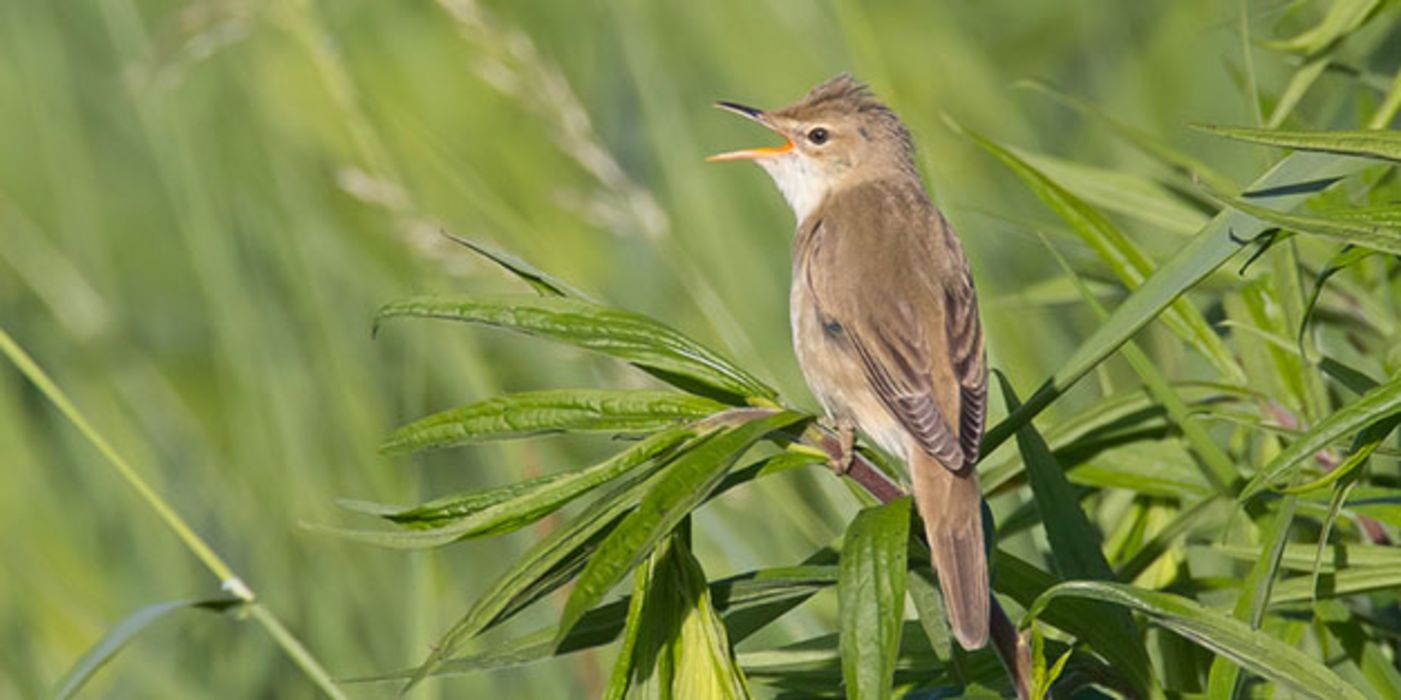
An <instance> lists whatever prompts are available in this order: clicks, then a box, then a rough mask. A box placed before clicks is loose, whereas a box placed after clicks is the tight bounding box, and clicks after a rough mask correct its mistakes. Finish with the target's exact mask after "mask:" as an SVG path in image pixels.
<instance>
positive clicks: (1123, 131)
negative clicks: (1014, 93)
mask: <svg viewBox="0 0 1401 700" xmlns="http://www.w3.org/2000/svg"><path fill="white" fill-rule="evenodd" d="M1017 87H1020V88H1024V89H1027V90H1031V91H1033V92H1037V93H1040V94H1042V95H1045V96H1046V97H1049V98H1051V99H1052V100H1055V101H1056V102H1058V103H1060V104H1062V105H1065V106H1066V107H1069V108H1070V109H1073V110H1075V111H1076V112H1079V113H1080V114H1081V115H1083V116H1084V117H1086V118H1087V119H1090V120H1092V121H1094V122H1095V123H1096V124H1099V125H1101V126H1103V127H1105V129H1106V130H1107V131H1109V132H1110V133H1112V134H1114V135H1116V136H1118V137H1119V138H1121V139H1123V140H1124V141H1126V142H1128V143H1129V144H1131V145H1133V146H1134V147H1135V148H1137V149H1138V150H1140V151H1142V152H1143V153H1144V154H1146V155H1148V156H1149V157H1151V158H1152V159H1153V160H1156V161H1158V162H1159V163H1162V164H1163V165H1165V166H1167V167H1168V168H1170V169H1172V170H1174V171H1176V172H1178V173H1181V174H1183V175H1185V176H1188V177H1190V178H1192V179H1194V180H1200V181H1201V182H1204V183H1206V184H1207V186H1209V187H1214V188H1216V189H1219V190H1222V191H1230V190H1233V189H1235V182H1233V181H1232V180H1231V178H1229V177H1226V176H1225V175H1223V174H1221V173H1220V172H1218V171H1217V170H1216V169H1215V168H1212V167H1211V166H1210V165H1207V163H1206V161H1203V160H1201V159H1200V158H1196V157H1194V156H1192V155H1189V154H1187V153H1185V152H1183V151H1180V150H1178V149H1176V148H1173V147H1172V146H1169V145H1168V144H1166V143H1165V142H1163V140H1162V139H1159V138H1158V137H1156V136H1153V135H1152V134H1149V133H1148V132H1145V131H1143V130H1141V129H1138V128H1136V127H1133V126H1129V125H1128V124H1125V123H1123V122H1121V121H1119V120H1117V119H1115V118H1114V117H1111V116H1109V115H1108V114H1106V113H1105V112H1104V111H1103V110H1101V109H1100V108H1099V107H1096V106H1095V105H1093V104H1090V103H1089V102H1086V101H1084V100H1082V99H1080V98H1078V97H1074V96H1072V95H1068V94H1066V93H1064V92H1061V91H1060V90H1057V89H1055V88H1053V87H1051V86H1050V85H1047V84H1046V83H1043V82H1040V81H1036V80H1024V81H1021V82H1019V83H1017Z"/></svg>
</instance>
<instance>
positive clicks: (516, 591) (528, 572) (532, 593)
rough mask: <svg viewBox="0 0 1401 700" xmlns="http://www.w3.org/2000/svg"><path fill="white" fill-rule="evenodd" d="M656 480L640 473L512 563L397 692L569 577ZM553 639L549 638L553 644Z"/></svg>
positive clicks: (426, 675) (595, 502)
mask: <svg viewBox="0 0 1401 700" xmlns="http://www.w3.org/2000/svg"><path fill="white" fill-rule="evenodd" d="M656 477H657V475H656V474H644V475H640V476H634V477H632V478H628V479H627V480H626V481H625V482H624V483H622V484H619V485H618V486H617V487H615V488H614V489H612V490H611V491H610V492H609V493H607V494H605V495H604V496H603V497H601V498H599V499H598V500H597V501H594V502H593V503H591V504H590V505H589V507H588V508H586V509H585V510H584V512H583V513H580V514H579V515H578V516H577V517H576V518H574V519H573V520H571V521H569V522H568V523H566V524H565V525H564V526H563V527H561V528H559V529H557V530H554V531H553V532H551V533H550V534H549V535H548V536H546V537H545V539H543V540H540V541H539V542H536V543H535V545H534V546H533V547H531V548H530V549H529V550H527V551H526V552H525V553H524V554H523V555H521V557H520V558H518V559H516V560H515V562H513V563H512V564H511V566H510V567H509V568H507V569H506V571H505V572H503V573H502V574H501V575H500V576H498V577H497V578H496V580H495V581H493V582H492V584H491V585H490V586H489V587H488V588H487V590H486V592H485V593H483V594H482V596H481V597H480V598H478V599H477V601H476V602H475V603H473V604H472V607H471V609H469V610H468V611H467V613H466V614H465V615H463V616H462V618H461V619H459V620H458V621H457V622H455V623H454V624H453V625H452V627H450V628H449V629H448V631H447V632H446V633H444V634H443V636H442V637H441V638H440V639H439V640H438V642H437V643H436V644H435V645H434V648H433V652H432V653H431V654H429V656H428V658H427V659H426V660H424V662H423V664H422V665H420V666H419V667H418V668H416V669H414V670H413V672H412V673H411V674H410V676H409V681H408V683H407V685H405V687H404V689H403V691H401V694H402V693H403V692H408V690H409V689H410V688H412V687H413V686H415V685H417V684H418V683H419V682H420V681H422V680H423V679H424V678H427V677H428V676H429V675H431V674H433V673H434V672H435V671H436V670H437V669H438V667H439V666H440V665H441V664H442V663H443V662H444V661H445V660H447V659H449V658H452V656H453V655H455V654H456V653H457V652H458V651H459V650H460V649H461V648H462V645H463V644H465V643H466V642H467V640H469V639H471V638H472V637H475V636H477V635H478V634H480V633H481V632H483V631H485V630H487V629H489V628H491V627H492V626H493V625H496V624H498V623H500V622H502V621H504V620H506V619H508V618H510V617H511V616H512V615H514V614H515V613H517V612H519V611H521V610H522V609H524V608H525V607H526V606H527V605H529V604H530V603H532V602H534V601H535V600H537V599H538V598H540V597H541V596H543V595H545V594H546V593H549V592H550V591H553V590H555V589H556V588H558V587H560V586H562V585H564V583H565V582H567V581H569V580H570V579H571V578H573V577H574V575H575V574H577V573H578V572H579V570H580V569H581V568H582V567H583V566H584V564H585V563H586V561H587V560H588V558H589V556H590V555H591V554H593V552H594V551H595V550H596V549H597V548H598V545H599V543H600V542H601V541H602V540H603V538H604V537H605V536H606V535H607V533H608V532H609V531H611V530H612V529H613V528H614V527H615V526H616V525H617V524H618V522H619V521H620V520H621V519H622V518H623V516H624V515H625V514H626V513H627V512H628V511H629V510H631V509H632V508H633V507H634V506H636V505H637V503H638V502H639V501H640V500H641V499H642V495H643V493H645V491H646V489H647V488H648V487H649V486H651V485H652V484H654V483H655V480H656ZM558 641H559V640H558V639H554V640H552V642H553V643H555V644H557V643H558Z"/></svg>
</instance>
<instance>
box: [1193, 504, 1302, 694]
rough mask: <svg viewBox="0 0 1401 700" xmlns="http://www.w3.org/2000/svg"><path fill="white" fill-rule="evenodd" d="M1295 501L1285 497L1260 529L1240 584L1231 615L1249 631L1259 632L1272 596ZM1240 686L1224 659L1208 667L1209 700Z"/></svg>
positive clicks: (1234, 668) (1235, 671) (1235, 667)
mask: <svg viewBox="0 0 1401 700" xmlns="http://www.w3.org/2000/svg"><path fill="white" fill-rule="evenodd" d="M1295 506H1296V498H1295V497H1294V496H1288V497H1286V498H1285V499H1284V500H1283V501H1282V502H1281V503H1280V506H1279V509H1278V510H1277V511H1276V512H1275V513H1274V517H1273V518H1271V519H1270V521H1269V522H1268V523H1265V524H1263V525H1262V526H1261V533H1260V539H1261V541H1263V542H1264V543H1265V545H1264V547H1263V548H1262V549H1261V550H1260V551H1259V552H1258V553H1257V555H1256V556H1255V558H1254V560H1253V561H1252V562H1251V566H1250V573H1249V574H1247V575H1246V577H1245V581H1244V582H1243V583H1242V584H1241V594H1240V597H1239V598H1237V599H1236V604H1235V606H1234V608H1233V609H1232V611H1231V614H1232V615H1233V616H1234V617H1235V618H1236V619H1237V620H1240V621H1242V622H1244V623H1245V624H1247V625H1248V626H1249V627H1250V629H1252V630H1258V629H1260V623H1261V621H1262V620H1264V618H1265V610H1266V609H1267V608H1268V607H1269V604H1270V597H1271V595H1272V594H1273V593H1274V588H1275V579H1276V578H1277V576H1278V574H1279V561H1280V558H1281V557H1282V556H1283V555H1284V545H1285V543H1286V542H1287V541H1288V537H1289V528H1290V526H1292V525H1293V523H1294V510H1295ZM1239 686H1240V667H1239V666H1238V665H1236V664H1231V663H1230V662H1228V661H1227V660H1226V658H1225V657H1224V656H1218V657H1216V659H1215V660H1214V661H1212V663H1211V669H1210V671H1209V672H1208V674H1207V695H1208V697H1211V698H1223V699H1226V700H1229V698H1233V697H1235V695H1236V691H1237V689H1238V688H1239Z"/></svg>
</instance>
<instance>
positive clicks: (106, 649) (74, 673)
mask: <svg viewBox="0 0 1401 700" xmlns="http://www.w3.org/2000/svg"><path fill="white" fill-rule="evenodd" d="M243 602H245V601H243V600H242V599H240V598H207V599H190V600H172V601H170V602H166V603H157V604H155V605H148V606H146V607H144V608H141V609H140V610H137V611H136V612H133V613H131V614H130V615H127V616H126V617H125V618H122V620H121V622H118V623H117V624H116V626H114V627H113V628H112V629H111V630H108V632H107V634H105V635H103V637H102V639H100V640H98V642H97V643H96V644H94V645H92V647H91V648H89V649H88V650H87V652H85V653H84V654H83V656H82V658H80V659H78V660H77V661H76V662H74V663H73V665H72V666H71V667H70V668H69V669H68V672H67V673H65V674H64V676H63V680H62V681H61V682H59V684H58V690H56V691H54V694H53V697H55V698H71V697H73V696H74V695H76V694H77V693H78V691H80V690H82V689H83V686H84V685H85V684H87V682H88V681H89V680H91V679H92V677H93V675H94V674H96V673H97V671H98V670H99V669H101V668H102V666H103V665H104V664H106V663H107V662H109V661H111V660H112V659H113V658H114V657H116V655H117V653H118V652H120V651H121V650H122V648H123V647H125V646H126V645H127V644H129V643H131V641H132V640H133V639H135V638H136V636H137V635H139V634H141V632H142V631H143V630H145V629H146V628H147V627H150V626H151V625H152V624H154V623H155V622H157V621H158V620H160V619H161V618H163V617H165V616H167V615H169V614H170V613H173V612H176V611H178V610H191V609H194V610H210V611H214V612H223V611H225V610H228V609H229V608H232V607H234V606H237V605H240V604H242V603H243Z"/></svg>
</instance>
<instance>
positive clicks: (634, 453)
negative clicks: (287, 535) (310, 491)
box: [311, 428, 694, 549]
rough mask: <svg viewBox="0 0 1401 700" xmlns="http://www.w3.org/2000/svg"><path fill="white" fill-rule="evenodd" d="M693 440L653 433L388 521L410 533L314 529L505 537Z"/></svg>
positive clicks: (421, 541) (414, 538)
mask: <svg viewBox="0 0 1401 700" xmlns="http://www.w3.org/2000/svg"><path fill="white" fill-rule="evenodd" d="M692 435H694V431H693V430H692V429H689V428H672V429H670V430H665V431H661V432H658V433H653V434H652V435H650V436H648V437H647V438H646V439H644V440H642V441H640V442H638V443H636V444H634V445H632V446H631V447H629V448H627V449H626V450H623V451H622V452H619V453H618V454H616V455H614V456H612V457H610V458H608V459H606V460H604V461H602V462H600V463H598V464H595V465H593V466H591V467H587V468H584V469H579V470H577V471H573V472H568V473H565V474H558V475H556V474H551V475H547V476H543V477H538V478H535V479H531V480H528V481H525V482H521V483H518V484H512V485H510V486H505V487H502V488H498V489H491V490H489V491H485V492H482V491H474V492H470V493H467V494H461V495H456V496H449V497H447V498H443V499H439V500H436V501H430V502H428V503H425V504H423V505H421V506H417V507H414V508H408V509H405V510H400V511H397V512H393V513H386V514H384V515H383V516H382V517H384V518H386V519H387V520H391V521H393V522H396V523H399V524H403V525H409V526H413V527H415V528H417V529H414V530H410V531H393V530H390V531H385V530H349V529H342V528H332V527H325V526H311V527H312V529H314V530H318V531H321V532H326V533H329V534H334V535H338V536H341V537H346V538H349V539H354V540H358V541H361V542H369V543H371V544H378V545H382V546H385V547H398V548H406V549H419V548H425V547H441V546H443V545H445V544H450V543H452V542H456V541H458V540H463V539H468V538H472V537H486V536H491V535H501V534H505V533H507V532H513V531H515V530H519V529H520V528H522V527H525V526H526V525H529V524H530V523H533V522H535V521H537V520H539V519H540V518H543V517H545V516H546V515H549V514H550V513H553V512H555V511H556V510H559V509H560V508H562V507H563V506H564V505H565V504H567V503H569V502H570V501H573V500H574V499H576V498H578V497H580V496H582V495H584V494H586V493H588V492H589V491H592V490H593V489H595V488H597V487H599V486H602V485H603V484H606V483H608V482H610V481H612V480H614V479H617V478H619V477H621V476H623V475H625V474H627V473H628V472H631V471H632V470H634V469H636V468H638V467H640V466H642V465H644V464H646V463H647V462H650V461H652V460H653V459H656V458H659V457H662V456H663V455H665V454H666V453H667V451H669V450H671V449H672V448H674V447H676V446H677V445H679V444H681V443H682V442H683V441H684V440H686V439H687V438H688V437H691V436H692ZM423 528H427V529H423Z"/></svg>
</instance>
